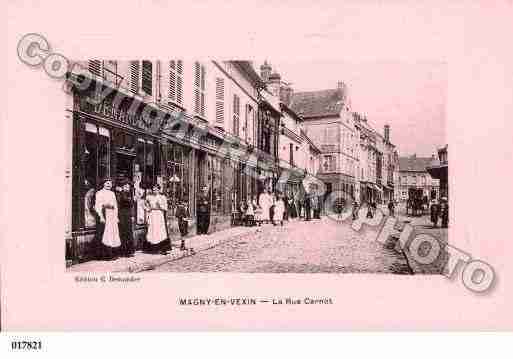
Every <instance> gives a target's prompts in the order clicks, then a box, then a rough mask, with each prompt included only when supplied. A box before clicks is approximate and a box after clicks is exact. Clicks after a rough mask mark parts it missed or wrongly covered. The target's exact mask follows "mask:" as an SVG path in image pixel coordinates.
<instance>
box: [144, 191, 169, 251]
mask: <svg viewBox="0 0 513 359" xmlns="http://www.w3.org/2000/svg"><path fill="white" fill-rule="evenodd" d="M167 209H168V207H167V198H166V197H165V196H164V195H163V194H162V193H161V190H160V185H158V184H156V185H155V186H153V192H152V193H151V194H149V195H147V196H146V210H147V211H148V233H147V234H146V241H147V247H148V248H147V249H148V251H149V252H151V253H160V254H166V251H167V250H169V249H170V248H171V244H170V240H169V236H168V234H167V226H166V219H165V217H164V216H165V214H166V211H167Z"/></svg>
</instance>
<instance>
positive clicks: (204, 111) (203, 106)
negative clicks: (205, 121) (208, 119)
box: [201, 66, 206, 117]
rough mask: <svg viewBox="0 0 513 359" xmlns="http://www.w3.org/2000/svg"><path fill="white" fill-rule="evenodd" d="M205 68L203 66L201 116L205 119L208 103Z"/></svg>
mask: <svg viewBox="0 0 513 359" xmlns="http://www.w3.org/2000/svg"><path fill="white" fill-rule="evenodd" d="M205 81H206V80H205V66H201V116H203V117H205V113H206V110H205V108H206V101H205Z"/></svg>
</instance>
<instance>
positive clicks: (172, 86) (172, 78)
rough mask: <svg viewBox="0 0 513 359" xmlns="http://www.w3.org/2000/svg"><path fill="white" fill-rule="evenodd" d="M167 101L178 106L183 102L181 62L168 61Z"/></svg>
mask: <svg viewBox="0 0 513 359" xmlns="http://www.w3.org/2000/svg"><path fill="white" fill-rule="evenodd" d="M168 96H169V99H170V100H171V101H173V102H176V103H178V104H182V101H183V62H182V61H181V60H171V61H169V93H168Z"/></svg>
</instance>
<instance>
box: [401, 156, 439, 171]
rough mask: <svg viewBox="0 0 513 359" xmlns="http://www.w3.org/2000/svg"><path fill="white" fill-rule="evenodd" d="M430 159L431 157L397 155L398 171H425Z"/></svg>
mask: <svg viewBox="0 0 513 359" xmlns="http://www.w3.org/2000/svg"><path fill="white" fill-rule="evenodd" d="M431 160H432V158H431V157H416V156H410V157H399V171H415V172H426V167H428V166H429V165H430V164H431Z"/></svg>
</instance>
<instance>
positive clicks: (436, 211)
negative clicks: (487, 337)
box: [430, 197, 449, 228]
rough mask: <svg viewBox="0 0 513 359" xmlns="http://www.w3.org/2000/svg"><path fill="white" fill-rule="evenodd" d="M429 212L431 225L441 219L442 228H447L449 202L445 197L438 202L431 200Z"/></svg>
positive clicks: (435, 225) (434, 224) (435, 224)
mask: <svg viewBox="0 0 513 359" xmlns="http://www.w3.org/2000/svg"><path fill="white" fill-rule="evenodd" d="M430 212H431V222H432V223H433V227H437V226H438V221H439V220H441V227H442V228H447V227H448V226H449V203H448V201H447V197H442V198H441V199H440V201H438V202H437V201H436V200H432V201H431V206H430Z"/></svg>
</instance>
